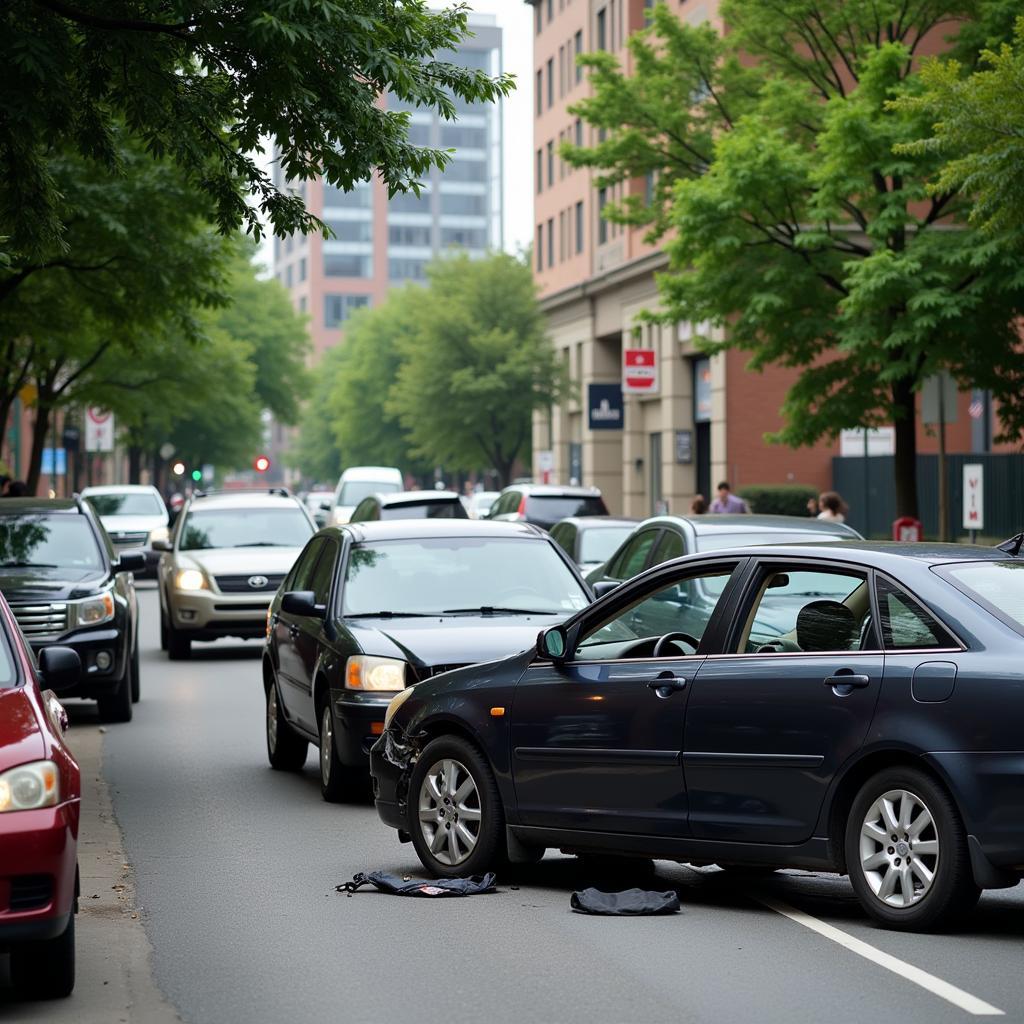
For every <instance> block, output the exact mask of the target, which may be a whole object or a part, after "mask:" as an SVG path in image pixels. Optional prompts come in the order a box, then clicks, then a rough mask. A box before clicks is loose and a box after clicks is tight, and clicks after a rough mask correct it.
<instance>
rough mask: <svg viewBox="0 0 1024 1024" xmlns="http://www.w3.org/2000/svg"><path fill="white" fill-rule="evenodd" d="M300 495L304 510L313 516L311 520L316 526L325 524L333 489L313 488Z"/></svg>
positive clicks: (332, 497)
mask: <svg viewBox="0 0 1024 1024" xmlns="http://www.w3.org/2000/svg"><path fill="white" fill-rule="evenodd" d="M301 497H302V500H303V502H304V503H305V505H306V511H307V512H308V513H309V514H310V515H311V516H312V517H313V522H314V523H316V525H317V526H326V525H327V516H328V513H329V512H330V509H331V502H332V501H333V499H334V491H329V490H325V489H324V490H321V489H314V490H312V491H307V492H306V494H305V495H302V496H301Z"/></svg>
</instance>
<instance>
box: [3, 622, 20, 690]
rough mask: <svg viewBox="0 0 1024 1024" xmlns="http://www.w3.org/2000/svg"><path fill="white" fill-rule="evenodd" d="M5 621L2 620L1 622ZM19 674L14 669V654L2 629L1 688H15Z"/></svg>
mask: <svg viewBox="0 0 1024 1024" xmlns="http://www.w3.org/2000/svg"><path fill="white" fill-rule="evenodd" d="M2 621H3V620H2V619H0V622H2ZM17 678H18V674H17V672H16V671H15V668H14V653H13V652H12V651H11V647H10V644H9V643H8V642H7V636H6V635H5V633H4V631H3V628H2V627H0V688H6V687H9V686H13V685H14V683H15V682H16V681H17Z"/></svg>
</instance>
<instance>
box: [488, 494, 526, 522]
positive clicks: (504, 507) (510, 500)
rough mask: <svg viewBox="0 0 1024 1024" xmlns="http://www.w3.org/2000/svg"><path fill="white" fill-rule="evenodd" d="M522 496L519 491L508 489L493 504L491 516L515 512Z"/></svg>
mask: <svg viewBox="0 0 1024 1024" xmlns="http://www.w3.org/2000/svg"><path fill="white" fill-rule="evenodd" d="M520 500H521V496H520V494H519V492H518V491H506V492H505V493H504V494H503V495H502V496H501V497H500V498H499V499H498V500H497V501H496V502H495V503H494V504H493V505H492V506H491V511H490V512H489V513H488V515H489V516H504V515H508V514H509V513H510V512H515V510H516V509H517V508H518V507H519V502H520Z"/></svg>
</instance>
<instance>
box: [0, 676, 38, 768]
mask: <svg viewBox="0 0 1024 1024" xmlns="http://www.w3.org/2000/svg"><path fill="white" fill-rule="evenodd" d="M45 754H46V745H45V744H44V743H43V737H42V735H41V733H40V729H39V722H38V721H37V719H36V713H35V710H34V709H33V707H32V702H31V701H30V700H29V698H28V694H27V693H26V691H25V689H24V687H17V688H16V689H13V690H0V772H3V771H6V770H7V769H8V768H13V767H15V766H16V765H19V764H25V763H26V762H28V761H38V760H39V759H40V758H41V757H44V756H45Z"/></svg>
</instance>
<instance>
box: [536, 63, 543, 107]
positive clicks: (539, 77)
mask: <svg viewBox="0 0 1024 1024" xmlns="http://www.w3.org/2000/svg"><path fill="white" fill-rule="evenodd" d="M543 113H544V71H543V70H542V69H541V68H538V69H537V114H538V116H539V115H540V114H543Z"/></svg>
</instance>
